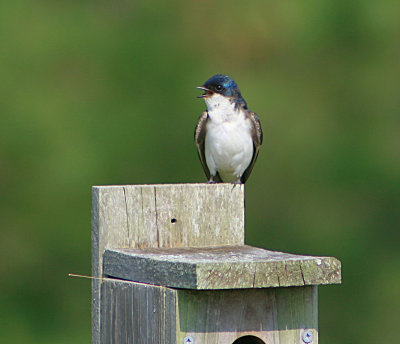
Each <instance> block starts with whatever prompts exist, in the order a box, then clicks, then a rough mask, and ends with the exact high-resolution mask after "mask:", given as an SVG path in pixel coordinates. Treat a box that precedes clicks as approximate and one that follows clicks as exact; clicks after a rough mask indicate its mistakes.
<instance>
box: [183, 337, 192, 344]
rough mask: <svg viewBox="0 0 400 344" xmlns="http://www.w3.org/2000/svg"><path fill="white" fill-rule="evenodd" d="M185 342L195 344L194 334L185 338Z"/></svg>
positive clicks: (185, 343) (184, 343)
mask: <svg viewBox="0 0 400 344" xmlns="http://www.w3.org/2000/svg"><path fill="white" fill-rule="evenodd" d="M183 344H194V339H193V337H192V336H186V337H185V338H183Z"/></svg>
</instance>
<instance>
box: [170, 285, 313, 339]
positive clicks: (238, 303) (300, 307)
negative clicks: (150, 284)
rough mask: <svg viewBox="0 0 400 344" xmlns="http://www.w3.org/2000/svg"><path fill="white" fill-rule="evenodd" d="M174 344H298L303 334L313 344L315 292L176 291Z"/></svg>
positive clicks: (310, 289)
mask: <svg viewBox="0 0 400 344" xmlns="http://www.w3.org/2000/svg"><path fill="white" fill-rule="evenodd" d="M177 302H178V313H177V343H182V341H183V338H184V337H185V336H189V335H190V336H191V337H192V338H193V339H194V342H195V343H207V344H216V343H233V342H234V341H235V340H236V339H238V338H239V337H241V336H245V335H253V336H256V337H257V338H260V339H261V340H263V341H264V342H265V343H268V344H289V343H303V342H302V340H301V336H302V334H303V332H304V331H305V330H310V331H312V333H313V335H314V340H313V344H317V343H318V319H317V287H315V286H308V287H289V288H266V289H250V290H247V289H245V290H239V289H237V290H214V291H202V292H198V291H191V290H179V292H178V294H177Z"/></svg>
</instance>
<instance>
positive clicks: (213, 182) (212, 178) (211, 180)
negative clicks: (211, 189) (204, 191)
mask: <svg viewBox="0 0 400 344" xmlns="http://www.w3.org/2000/svg"><path fill="white" fill-rule="evenodd" d="M216 183H217V182H216V181H214V176H211V177H210V179H209V180H208V184H216Z"/></svg>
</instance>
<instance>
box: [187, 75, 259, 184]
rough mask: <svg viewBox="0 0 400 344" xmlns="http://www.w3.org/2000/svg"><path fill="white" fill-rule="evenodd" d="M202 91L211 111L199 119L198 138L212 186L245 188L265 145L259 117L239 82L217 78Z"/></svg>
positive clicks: (202, 158) (203, 86) (206, 172)
mask: <svg viewBox="0 0 400 344" xmlns="http://www.w3.org/2000/svg"><path fill="white" fill-rule="evenodd" d="M197 88H198V89H200V90H202V91H204V93H203V94H202V95H200V96H198V98H202V99H204V101H205V103H206V107H207V110H205V111H204V112H203V113H202V114H201V115H200V117H199V120H198V122H197V125H196V128H195V132H194V138H195V142H196V146H197V152H198V155H199V158H200V161H201V164H202V165H203V169H204V172H205V174H206V176H207V178H208V183H233V184H244V183H245V182H246V181H247V179H248V178H249V175H250V173H251V171H252V169H253V167H254V164H255V162H256V160H257V157H258V152H259V149H260V146H261V144H262V141H263V131H262V129H261V122H260V119H259V117H258V116H257V115H256V114H255V113H254V112H251V111H250V110H249V109H248V108H247V103H246V101H245V100H244V99H243V97H242V95H241V93H240V90H239V87H238V85H237V84H236V82H235V81H234V80H233V79H232V78H231V77H229V76H227V75H223V74H217V75H214V76H212V77H211V78H209V79H208V80H207V81H206V82H205V83H204V84H203V85H202V86H198V87H197Z"/></svg>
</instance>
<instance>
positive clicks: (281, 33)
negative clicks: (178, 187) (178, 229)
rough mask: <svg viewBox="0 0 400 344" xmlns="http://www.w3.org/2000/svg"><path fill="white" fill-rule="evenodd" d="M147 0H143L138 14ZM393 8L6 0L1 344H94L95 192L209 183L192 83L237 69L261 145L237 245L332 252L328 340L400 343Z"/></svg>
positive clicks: (323, 305)
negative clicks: (339, 268) (337, 281)
mask: <svg viewBox="0 0 400 344" xmlns="http://www.w3.org/2000/svg"><path fill="white" fill-rule="evenodd" d="M146 2H147V3H146ZM399 13H400V2H399V1H394V0H393V1H381V2H377V1H372V0H364V1H347V0H336V1H328V0H312V1H307V2H305V1H248V2H244V1H242V2H236V1H209V0H202V1H183V0H181V1H161V0H159V1H142V2H139V1H136V2H134V1H127V0H113V1H106V0H102V1H101V0H97V1H43V0H38V1H34V2H30V1H24V0H12V1H11V0H3V1H1V3H0V28H1V29H0V38H1V40H0V42H1V48H0V49H1V50H0V61H1V62H0V75H1V83H0V109H1V116H0V128H1V135H0V178H1V201H0V202H1V210H0V212H1V213H0V221H1V222H0V225H1V232H0V258H1V263H0V273H1V284H0V287H1V293H0V342H1V343H89V342H90V336H91V335H90V331H91V329H90V325H91V324H90V281H89V280H84V279H77V278H75V279H73V278H68V277H67V274H68V273H70V272H74V273H82V274H90V271H91V267H90V257H91V253H90V250H91V247H90V245H91V244H90V210H91V186H92V185H96V184H97V185H98V184H140V183H182V182H184V183H188V182H203V181H205V176H204V175H203V171H202V168H201V165H200V162H199V161H198V158H197V153H196V148H195V145H194V141H193V129H194V126H195V123H196V121H197V118H198V116H199V115H200V113H201V111H203V109H204V108H205V106H204V103H203V101H201V100H199V99H196V96H197V95H198V94H199V91H198V90H196V89H195V87H196V86H198V85H200V84H202V83H203V82H204V81H205V80H206V79H208V78H209V77H210V76H212V75H214V74H216V73H224V74H228V75H230V76H232V77H233V78H234V79H235V80H236V81H237V82H238V84H239V86H240V88H241V91H242V94H243V96H244V98H245V99H246V101H247V102H248V104H249V108H250V109H251V110H252V111H255V112H256V113H258V114H259V115H260V118H261V121H262V124H263V129H264V137H265V139H264V145H263V147H262V149H261V152H260V156H259V160H258V162H257V164H256V166H255V169H254V170H253V173H252V175H251V177H250V179H249V182H248V183H247V185H246V206H247V233H246V236H247V243H249V244H252V245H256V246H261V247H266V248H270V249H274V250H282V251H288V252H292V253H303V254H312V255H331V256H335V257H338V258H339V259H340V260H341V261H342V264H343V285H341V286H327V287H320V288H319V291H320V294H319V295H320V296H319V309H320V338H321V342H323V343H383V342H385V343H395V342H397V340H398V325H399V319H400V318H399V310H400V249H399V243H400V236H399V230H400V228H399V227H400V212H399V205H400V202H399V198H400V196H399V195H400V135H399V134H400V132H399V130H400V114H399V112H400V111H399V110H400V64H399V61H400V20H399V16H398V14H399Z"/></svg>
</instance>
